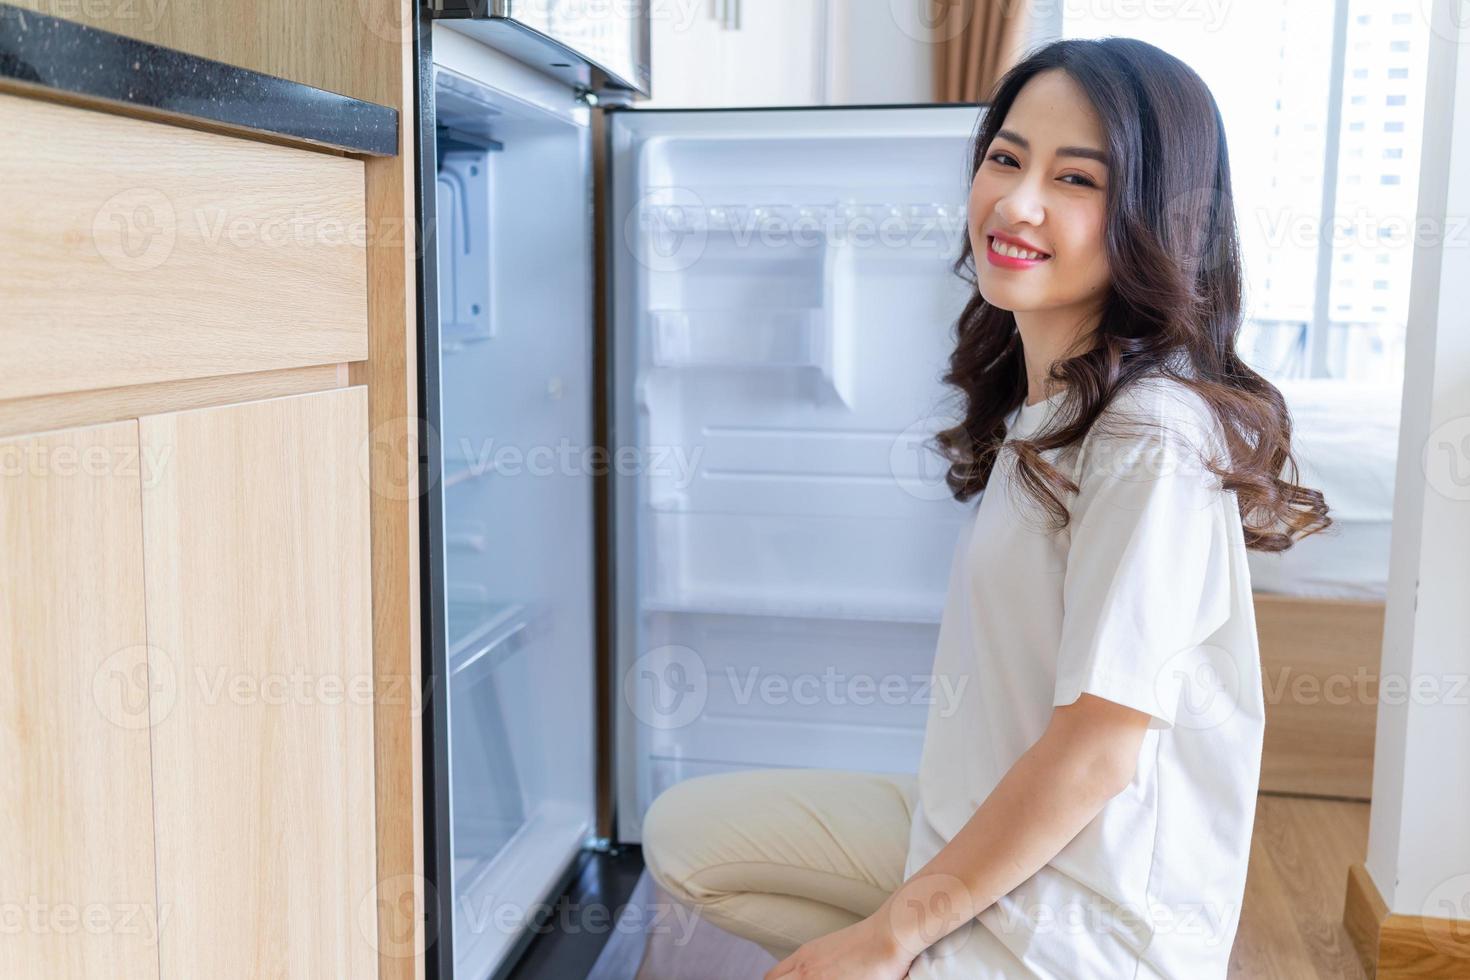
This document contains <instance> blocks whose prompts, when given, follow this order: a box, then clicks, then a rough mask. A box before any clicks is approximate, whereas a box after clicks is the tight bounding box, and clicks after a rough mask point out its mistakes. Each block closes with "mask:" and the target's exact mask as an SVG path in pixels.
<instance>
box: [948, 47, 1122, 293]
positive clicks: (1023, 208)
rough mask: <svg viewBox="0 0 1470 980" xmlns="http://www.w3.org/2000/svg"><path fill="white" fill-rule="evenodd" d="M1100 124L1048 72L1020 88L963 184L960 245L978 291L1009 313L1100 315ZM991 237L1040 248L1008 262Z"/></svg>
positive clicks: (1103, 261)
mask: <svg viewBox="0 0 1470 980" xmlns="http://www.w3.org/2000/svg"><path fill="white" fill-rule="evenodd" d="M1106 146H1107V143H1106V141H1105V139H1104V134H1103V129H1102V123H1101V120H1099V119H1098V117H1097V114H1096V112H1095V111H1094V109H1093V108H1092V105H1091V103H1090V102H1089V101H1088V100H1087V96H1086V95H1085V94H1084V93H1083V92H1082V90H1081V89H1080V88H1079V87H1078V86H1077V83H1076V82H1075V81H1073V80H1072V77H1071V76H1070V75H1068V74H1067V73H1066V72H1063V71H1061V70H1058V69H1052V70H1049V71H1045V72H1042V73H1040V74H1038V75H1036V76H1035V77H1034V78H1032V79H1031V80H1030V81H1029V82H1027V83H1026V85H1025V86H1024V87H1023V88H1022V89H1021V92H1020V94H1019V95H1018V96H1017V97H1016V101H1015V102H1014V103H1013V104H1012V105H1011V108H1010V111H1009V112H1008V113H1007V114H1006V117H1005V121H1004V123H1003V125H1002V127H1001V130H1000V132H999V133H998V134H997V135H996V137H995V138H994V139H993V140H992V141H991V143H990V146H989V147H988V148H987V150H986V152H985V157H984V159H983V160H981V162H980V166H979V168H978V169H977V170H976V171H975V179H974V182H973V183H972V184H971V185H970V203H969V224H970V246H971V248H973V249H974V252H975V269H976V275H977V279H978V285H979V288H980V294H981V295H982V296H983V297H984V298H985V301H986V302H987V303H989V304H990V305H992V306H995V307H999V308H1000V309H1004V310H1011V311H1012V312H1016V313H1022V312H1027V313H1039V312H1043V311H1056V312H1058V313H1064V314H1068V318H1069V319H1070V314H1073V313H1075V314H1076V315H1077V316H1086V315H1087V314H1089V313H1091V312H1093V311H1096V310H1100V309H1101V307H1102V303H1103V300H1104V299H1105V298H1106V294H1107V287H1108V263H1107V257H1106V255H1105V253H1104V251H1103V226H1104V220H1105V217H1106V214H1105V211H1106V200H1107V193H1106V187H1107V182H1108V176H1109V175H1108V168H1107V166H1106V165H1105V164H1104V163H1103V162H1102V161H1100V160H1098V159H1096V158H1094V157H1088V156H1077V155H1074V153H1073V151H1074V150H1076V149H1077V148H1079V147H1080V148H1082V149H1083V150H1086V151H1096V153H1097V154H1098V155H1104V154H1105V147H1106ZM997 233H999V234H1000V235H1001V236H1002V240H1004V238H1005V237H1006V236H1009V238H1011V239H1012V240H1015V239H1019V240H1020V241H1022V242H1025V243H1027V244H1028V245H1030V246H1031V247H1032V248H1033V249H1035V250H1038V251H1040V252H1044V253H1045V254H1046V256H1047V258H1045V259H1043V260H1041V261H1035V262H1028V261H1018V260H1016V259H1013V258H1007V257H1004V256H1000V255H996V254H994V253H993V252H992V251H991V238H992V236H994V235H996V234H997Z"/></svg>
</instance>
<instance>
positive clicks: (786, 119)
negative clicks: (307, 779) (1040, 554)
mask: <svg viewBox="0 0 1470 980" xmlns="http://www.w3.org/2000/svg"><path fill="white" fill-rule="evenodd" d="M419 48H420V52H419V53H420V73H421V77H420V86H419V98H418V130H419V147H420V167H421V173H422V175H423V179H422V180H421V185H422V186H421V187H420V189H419V191H420V210H421V212H422V215H421V229H420V231H421V236H422V238H421V240H422V241H423V242H424V252H423V255H422V257H421V263H420V264H421V269H420V279H421V282H420V284H421V290H422V293H421V295H423V296H425V297H427V300H426V301H425V302H423V303H422V309H421V311H420V318H421V326H422V330H421V334H422V336H421V338H420V350H419V353H420V359H421V362H420V372H421V377H420V382H421V384H420V388H421V392H420V397H421V403H422V409H423V415H424V436H425V438H424V439H423V462H424V465H425V473H424V485H425V488H426V492H425V493H424V495H423V498H422V500H421V507H422V516H423V519H424V525H423V531H422V540H423V542H424V547H423V554H424V559H423V561H424V564H423V568H422V579H423V582H424V604H423V620H424V657H425V665H424V672H425V676H424V679H423V684H424V690H425V691H426V693H427V701H426V710H425V714H424V776H425V788H424V796H425V808H426V812H425V842H426V854H425V871H426V875H427V878H428V881H429V886H430V887H429V889H428V894H429V895H430V898H431V902H430V909H429V917H430V925H429V930H428V932H429V938H430V943H431V945H430V947H429V950H428V962H429V975H430V976H433V977H449V976H455V977H461V978H475V980H478V978H481V977H489V976H501V975H503V974H504V971H505V970H506V969H507V965H508V964H509V963H510V962H511V961H512V960H513V959H514V957H515V956H516V955H517V954H518V952H519V951H520V949H521V948H522V947H523V945H524V944H525V943H526V942H527V941H528V940H529V938H530V930H529V929H528V928H526V926H527V924H528V921H529V920H528V918H527V913H529V912H530V911H531V910H532V909H534V908H535V907H536V906H537V905H538V904H540V903H549V902H551V901H553V900H554V898H555V896H556V895H557V894H558V893H559V891H560V889H561V887H562V886H563V885H564V883H565V880H566V876H567V875H568V874H569V873H570V869H571V868H572V867H573V866H574V862H575V861H576V859H577V857H578V855H579V853H580V852H581V851H583V850H584V849H587V848H601V849H605V848H608V847H613V846H618V845H620V844H623V843H633V842H637V841H638V840H639V839H640V824H641V820H642V816H643V813H644V811H645V810H646V809H647V807H648V805H649V803H650V802H651V801H652V800H653V798H654V797H655V796H657V795H658V793H660V792H661V791H662V790H664V789H665V788H667V787H668V786H670V785H672V784H673V783H675V782H677V781H679V780H681V779H685V778H688V777H690V776H694V775H698V774H703V773H710V772H722V771H730V770H735V769H741V768H749V767H763V766H823V767H835V768H855V769H869V770H879V771H893V772H903V771H907V772H912V771H915V770H916V768H917V765H918V759H919V752H920V748H921V744H922V737H923V726H924V721H925V713H926V711H927V700H926V694H927V685H926V683H925V681H926V680H927V677H928V673H929V670H930V668H931V665H932V661H933V655H934V647H935V641H936V639H937V634H938V624H939V617H940V612H941V609H942V606H943V601H944V592H945V588H946V583H947V575H948V571H949V564H950V560H951V555H952V553H953V548H954V545H955V541H956V537H957V534H958V531H959V529H960V527H961V525H962V522H963V520H964V518H965V516H966V505H962V504H959V503H957V502H955V501H954V500H952V499H951V498H950V497H949V495H948V493H947V491H946V489H945V487H944V483H943V479H942V475H943V467H942V465H941V463H940V461H939V459H938V458H937V456H935V455H934V453H933V452H932V451H931V449H930V448H929V446H928V445H926V441H927V440H929V439H930V437H932V434H933V433H934V432H935V431H936V430H937V429H938V428H940V427H942V426H943V425H947V424H949V423H950V422H951V421H952V413H951V411H950V408H951V406H950V405H949V403H948V402H947V400H946V392H945V391H944V386H943V385H942V383H941V381H940V377H941V375H942V373H943V372H944V370H945V367H946V361H947V358H948V355H949V353H950V350H951V349H952V347H953V343H954V336H953V325H954V323H955V320H956V318H957V317H958V315H959V313H960V311H961V310H962V309H963V307H964V305H965V302H966V301H967V299H968V298H969V295H970V293H969V287H968V286H967V284H966V283H964V282H963V281H962V280H961V279H959V278H958V277H957V276H956V275H955V273H954V271H953V269H952V265H953V262H954V260H955V258H956V257H957V256H958V254H959V251H960V248H961V246H962V244H963V236H964V235H965V233H966V223H965V202H966V197H967V192H968V186H967V180H968V154H969V152H970V148H971V140H972V137H973V134H974V132H975V130H976V127H977V124H978V123H979V119H980V112H981V111H983V107H982V106H979V105H976V104H953V105H943V106H939V105H907V106H871V107H823V108H809V107H803V108H752V109H718V110H699V109H640V108H638V107H636V105H630V104H628V101H629V100H627V99H626V98H618V93H617V92H616V91H613V90H609V89H604V90H603V91H601V92H600V93H598V92H594V93H592V94H590V95H589V90H587V89H583V88H581V87H580V86H578V85H576V84H575V83H568V82H567V81H566V80H565V79H564V78H557V77H554V76H553V75H551V74H547V73H544V72H541V71H538V70H536V69H534V68H532V67H530V66H528V65H527V64H526V63H525V62H524V61H523V60H521V59H518V58H516V57H512V56H511V55H510V54H507V53H506V52H505V51H502V50H500V49H498V48H497V47H494V46H492V45H491V44H487V43H485V38H484V37H483V36H479V37H477V36H474V33H473V32H469V31H465V30H459V29H456V28H455V26H454V25H452V24H445V23H438V24H433V25H432V26H430V25H428V24H421V29H420V38H419ZM610 102H612V103H614V104H611V105H610V104H609V103H610ZM618 102H621V103H622V104H616V103H618ZM430 176H432V177H433V180H432V182H431V181H429V180H428V178H429V177H430ZM889 679H896V681H894V680H889ZM885 684H886V685H887V686H886V687H885ZM885 690H887V691H894V690H898V691H901V694H900V695H899V696H885Z"/></svg>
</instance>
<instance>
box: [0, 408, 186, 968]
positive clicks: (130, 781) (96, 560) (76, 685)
mask: <svg viewBox="0 0 1470 980" xmlns="http://www.w3.org/2000/svg"><path fill="white" fill-rule="evenodd" d="M137 451H138V425H137V423H136V422H118V423H114V424H111V425H99V426H92V427H88V428H80V429H71V430H67V431H65V432H53V433H47V434H44V435H35V436H26V437H20V438H10V439H5V440H0V676H3V678H4V680H3V683H0V759H3V760H4V761H3V762H0V903H3V905H0V963H3V964H4V967H3V972H4V974H5V975H6V976H8V977H19V978H25V980H32V978H33V980H51V978H54V977H117V978H120V980H143V978H147V980H154V978H156V977H157V976H158V951H157V942H158V922H159V903H158V899H157V894H156V892H155V890H154V849H153V816H154V811H153V805H152V799H151V793H152V784H151V780H150V770H151V762H150V752H149V732H148V683H149V681H148V657H147V632H146V629H145V626H144V612H143V609H144V602H143V545H142V487H141V484H140V482H139V479H138V469H137V459H138V456H137Z"/></svg>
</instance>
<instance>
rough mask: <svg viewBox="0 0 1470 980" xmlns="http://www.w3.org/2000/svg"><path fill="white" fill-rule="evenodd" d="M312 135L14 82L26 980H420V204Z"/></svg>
mask: <svg viewBox="0 0 1470 980" xmlns="http://www.w3.org/2000/svg"><path fill="white" fill-rule="evenodd" d="M354 6H356V5H355V4H354ZM292 7H293V8H294V9H300V8H299V5H292ZM403 50H404V55H405V57H407V54H406V51H407V49H406V48H404V49H403ZM104 67H105V66H104ZM79 101H80V100H79ZM410 132H411V127H410ZM285 142H286V141H285V138H284V137H282V138H281V139H277V140H275V141H274V142H270V141H264V140H255V139H250V138H246V137H244V136H236V135H228V134H226V133H222V132H217V131H205V130H203V129H193V128H190V127H189V126H186V125H180V121H179V120H177V119H174V120H173V121H171V122H164V121H159V120H154V119H150V118H144V117H142V116H138V115H130V114H126V113H122V112H115V111H112V109H110V108H109V107H107V106H105V105H100V104H87V105H81V104H70V103H64V102H62V101H52V100H47V99H44V98H39V97H35V93H27V92H22V91H18V90H14V89H11V90H4V85H3V79H0V174H4V176H5V179H4V180H3V181H0V268H3V270H4V271H3V273H0V668H3V671H4V682H3V683H0V974H3V975H4V976H6V977H13V976H19V977H26V978H31V977H34V978H37V980H40V978H45V980H52V978H57V977H108V978H112V977H118V978H125V980H132V978H148V980H192V978H195V977H210V978H220V980H231V978H240V980H253V978H257V977H273V978H300V980H315V978H318V977H351V978H353V980H359V978H365V980H374V978H378V977H384V978H386V977H389V976H394V977H409V976H412V975H413V973H414V971H415V969H416V967H417V968H418V969H421V963H422V960H421V954H422V950H423V946H422V943H421V942H419V937H420V935H421V933H420V931H419V930H420V928H421V921H422V918H423V910H422V905H421V901H422V899H421V892H420V891H419V888H420V885H419V882H420V881H421V880H422V879H421V878H419V877H417V876H416V875H415V874H414V868H415V864H414V862H415V861H416V860H417V858H416V853H417V847H418V844H417V837H416V835H417V834H418V833H419V829H418V825H417V824H416V822H415V807H416V805H417V803H416V800H417V795H416V794H417V792H418V785H417V770H416V766H417V757H416V747H417V742H416V740H415V738H414V735H415V728H414V726H415V725H416V724H417V722H418V715H417V712H416V704H415V692H416V690H417V673H416V671H417V666H418V657H417V648H416V646H414V645H413V643H412V641H411V638H415V637H416V636H417V622H416V619H415V616H416V612H417V607H416V605H415V604H411V603H410V601H409V600H408V599H407V598H406V597H409V596H412V597H414V598H416V593H417V582H416V580H415V579H413V578H412V576H411V575H410V574H408V572H407V571H406V570H411V569H412V568H414V567H415V554H414V551H413V548H414V545H415V543H416V538H415V537H414V533H413V527H414V526H413V525H412V524H411V523H410V521H411V517H412V515H413V514H414V513H415V510H414V508H416V506H417V501H416V500H414V499H413V497H412V496H411V493H410V494H405V493H404V492H403V490H404V488H405V487H408V488H409V490H410V491H411V490H412V486H413V484H412V481H411V479H404V477H403V474H404V472H405V470H407V471H408V473H409V474H410V476H411V474H412V472H413V470H412V466H413V465H414V463H415V462H416V460H410V459H408V458H407V457H406V456H405V455H403V454H402V453H401V452H399V450H401V449H402V447H403V446H404V442H403V440H401V439H394V438H393V436H394V434H396V433H399V432H402V431H404V430H411V429H412V427H413V423H412V415H411V412H412V409H411V407H410V406H412V405H413V404H414V398H413V389H412V387H411V379H412V377H413V375H414V365H413V363H412V360H411V352H412V350H413V327H414V321H413V318H412V312H413V303H412V286H411V282H412V274H413V268H414V265H413V262H414V260H413V243H412V240H411V238H410V237H409V236H408V235H407V233H406V229H408V228H411V227H412V220H411V218H412V215H411V210H410V208H411V198H410V197H409V192H410V190H411V181H410V180H409V179H408V178H407V176H406V174H405V172H404V171H403V169H402V167H401V166H400V165H399V162H398V161H396V160H392V161H389V160H385V159H384V158H381V157H379V158H373V159H363V158H360V157H356V156H352V155H347V154H344V153H342V152H336V151H327V150H323V149H321V148H319V147H317V148H313V147H311V146H308V145H306V144H304V143H303V144H300V145H285ZM395 168H396V169H395ZM375 328H376V329H377V330H378V331H379V332H378V334H376V335H375V334H374V332H373V331H374V329H375ZM375 337H376V339H375ZM371 412H376V413H377V415H378V417H379V419H380V421H379V422H378V423H377V424H376V426H375V425H374V424H373V423H372V422H370V413H371ZM385 420H386V421H385ZM370 436H371V437H370ZM384 447H387V448H386V449H385V448H384ZM385 480H387V481H391V486H392V487H393V488H396V489H397V491H398V492H397V493H393V494H374V493H373V492H372V487H373V485H374V481H380V482H381V481H385ZM375 546H376V547H380V548H381V553H377V552H375V551H374V548H375ZM375 615H376V616H378V617H380V618H381V623H382V625H381V627H380V628H375V625H374V620H375ZM379 635H381V636H382V637H385V638H386V639H385V640H384V644H383V646H382V647H378V646H376V645H375V644H376V643H377V640H378V637H379ZM385 689H386V690H387V692H388V693H389V694H390V695H391V697H388V698H385V697H383V696H382V694H383V692H384V690H385ZM380 733H381V734H382V736H383V741H382V745H385V746H388V747H389V748H387V749H384V750H381V754H380V744H379V742H378V739H379V735H380ZM384 773H386V776H385V777H384V781H383V782H382V783H379V781H378V777H379V775H380V774H384ZM380 798H386V799H387V800H389V801H390V803H389V805H388V806H383V805H381V804H380V803H379V799H380ZM380 818H381V819H380ZM381 881H386V882H387V883H388V884H387V885H386V886H380V884H379V883H380V882H381ZM415 902H419V903H420V904H419V905H418V906H417V907H415V904H414V903H415ZM405 910H406V911H405ZM380 921H384V922H387V923H388V924H389V925H390V926H391V927H392V929H393V931H392V932H391V933H389V932H382V933H380V925H379V923H380ZM380 934H383V935H388V936H389V937H390V939H391V941H392V943H391V948H389V947H385V946H384V944H383V943H380V942H379V935H380ZM404 936H407V937H408V940H407V941H405V940H404Z"/></svg>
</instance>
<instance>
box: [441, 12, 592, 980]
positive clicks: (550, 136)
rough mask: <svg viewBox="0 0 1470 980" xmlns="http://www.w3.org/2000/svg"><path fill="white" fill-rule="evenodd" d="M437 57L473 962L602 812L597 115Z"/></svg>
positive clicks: (464, 945)
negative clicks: (598, 772)
mask: <svg viewBox="0 0 1470 980" xmlns="http://www.w3.org/2000/svg"><path fill="white" fill-rule="evenodd" d="M433 60H434V64H433V65H432V66H430V67H429V68H427V69H426V70H429V71H432V84H430V85H427V86H425V87H426V88H427V89H428V90H429V94H430V97H431V106H430V108H429V109H428V111H427V113H425V114H423V115H421V117H420V127H421V129H429V130H431V131H432V134H433V135H432V137H431V138H432V140H433V151H432V157H433V162H432V164H428V163H426V165H425V168H424V169H425V176H426V178H427V179H429V180H432V181H434V186H435V191H436V192H435V194H434V195H433V197H429V196H428V195H427V194H426V195H425V204H426V206H427V204H428V202H429V201H432V202H433V210H434V211H435V212H436V214H434V215H426V216H425V220H426V231H427V234H426V235H425V238H424V241H425V243H426V245H428V244H429V243H432V245H431V246H429V247H430V249H431V250H430V251H429V252H428V254H427V255H426V256H425V259H426V260H429V259H430V257H432V258H433V259H435V260H436V261H435V265H436V272H437V282H438V284H437V294H438V301H437V303H435V304H433V306H432V310H431V311H430V312H432V313H433V314H434V315H433V316H432V317H429V316H426V317H425V334H426V342H425V347H424V351H425V360H426V361H428V362H430V364H429V366H428V367H426V369H425V370H426V373H425V380H426V388H429V389H431V390H430V391H428V392H427V394H426V417H427V422H428V426H429V429H430V433H429V434H430V438H431V440H432V441H433V442H434V444H435V445H436V446H437V447H438V456H439V457H440V459H441V460H442V463H441V465H440V466H438V467H437V468H435V467H431V475H430V477H429V480H428V483H429V486H428V490H427V493H428V494H429V495H431V497H432V500H431V503H432V504H433V506H429V507H427V508H426V511H425V513H427V514H429V515H431V516H430V519H429V520H428V521H427V522H426V526H425V537H426V544H427V552H428V565H427V567H426V570H425V575H426V579H427V586H428V588H427V590H426V597H427V598H426V602H427V603H428V605H427V607H426V611H425V619H426V621H427V622H429V623H430V624H431V634H430V637H429V640H430V642H429V643H428V649H429V650H430V658H431V661H432V664H433V667H432V670H431V671H430V677H429V682H430V683H431V684H432V685H433V687H432V688H431V695H430V705H431V706H432V710H434V711H438V712H442V714H443V717H441V718H436V719H433V724H431V725H430V726H429V727H430V732H429V737H430V739H431V741H432V744H431V746H430V751H431V752H432V753H433V758H432V764H431V765H430V766H429V767H428V768H427V770H426V771H427V772H428V773H429V774H430V777H431V779H432V785H429V786H426V790H425V795H426V797H427V798H428V801H429V807H428V813H427V819H428V820H429V821H430V826H429V829H428V833H427V835H426V837H427V838H428V839H429V840H430V841H431V844H432V846H431V849H430V853H429V854H428V856H427V860H428V865H429V868H428V870H429V874H430V880H431V884H432V892H431V894H432V895H433V896H435V897H436V899H437V909H438V920H437V925H438V930H439V935H438V937H437V939H438V941H437V942H436V944H435V945H434V946H432V947H431V949H430V954H431V958H432V959H433V963H432V964H431V975H434V976H440V977H448V976H450V975H451V969H452V975H453V976H455V977H460V978H474V980H480V978H484V977H488V976H492V975H496V974H497V971H499V970H501V969H502V968H503V967H504V965H505V963H506V962H507V961H508V960H509V959H510V958H511V957H512V956H513V955H514V954H515V953H516V951H517V950H518V949H519V947H520V945H521V944H523V943H524V942H526V941H527V940H528V939H529V938H530V935H531V934H530V933H529V932H528V930H527V928H526V927H527V926H528V925H529V924H530V922H529V921H528V918H529V916H530V915H531V914H532V913H534V911H535V910H536V909H537V907H538V903H541V902H549V901H552V900H554V898H555V889H556V888H557V887H558V886H559V885H560V883H561V881H562V878H563V876H564V874H565V873H566V870H567V869H568V867H569V866H570V864H571V862H572V861H573V860H574V859H575V858H576V856H577V855H578V854H579V852H580V851H581V849H582V848H583V847H584V846H585V844H586V843H587V840H588V838H589V836H590V835H591V833H592V829H593V821H594V805H595V800H594V777H595V772H594V769H595V754H594V750H595V744H594V734H593V720H594V716H595V709H596V704H595V693H594V687H595V668H596V663H595V644H594V639H595V638H594V632H593V614H594V595H593V587H594V585H593V583H594V579H593V501H592V478H593V471H592V469H591V467H590V466H589V465H588V459H589V457H588V454H587V450H588V448H589V447H590V445H591V441H592V429H591V427H592V417H593V412H592V407H593V406H592V390H593V389H592V381H593V373H592V366H591V353H592V349H591V339H592V296H593V294H592V289H593V280H594V271H593V265H592V262H593V259H592V218H591V211H590V188H591V160H592V157H591V136H590V132H591V131H590V113H589V110H588V109H587V107H586V106H584V105H581V104H579V103H578V102H577V101H576V100H575V99H573V98H572V95H571V91H570V90H569V89H567V88H566V87H565V86H564V85H561V84H560V83H557V82H555V81H554V80H553V79H550V78H548V77H546V76H544V75H541V74H538V73H536V72H534V71H531V70H530V69H528V68H526V67H525V66H524V65H521V64H519V63H518V62H516V61H514V60H513V59H511V58H508V57H506V56H504V55H502V54H499V53H497V52H494V51H491V50H489V49H486V48H484V47H483V46H481V45H478V44H475V43H473V42H471V41H469V40H468V39H466V38H464V37H462V36H460V35H454V34H448V35H444V34H441V33H440V32H439V31H437V30H436V31H435V32H434V34H433ZM421 97H422V96H421ZM426 302H427V301H426ZM431 323H432V324H434V326H430V324H431ZM430 367H431V368H432V370H430ZM436 437H437V438H436ZM431 458H432V453H431ZM434 515H437V519H435V517H434ZM446 708H447V710H445V709H446Z"/></svg>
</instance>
